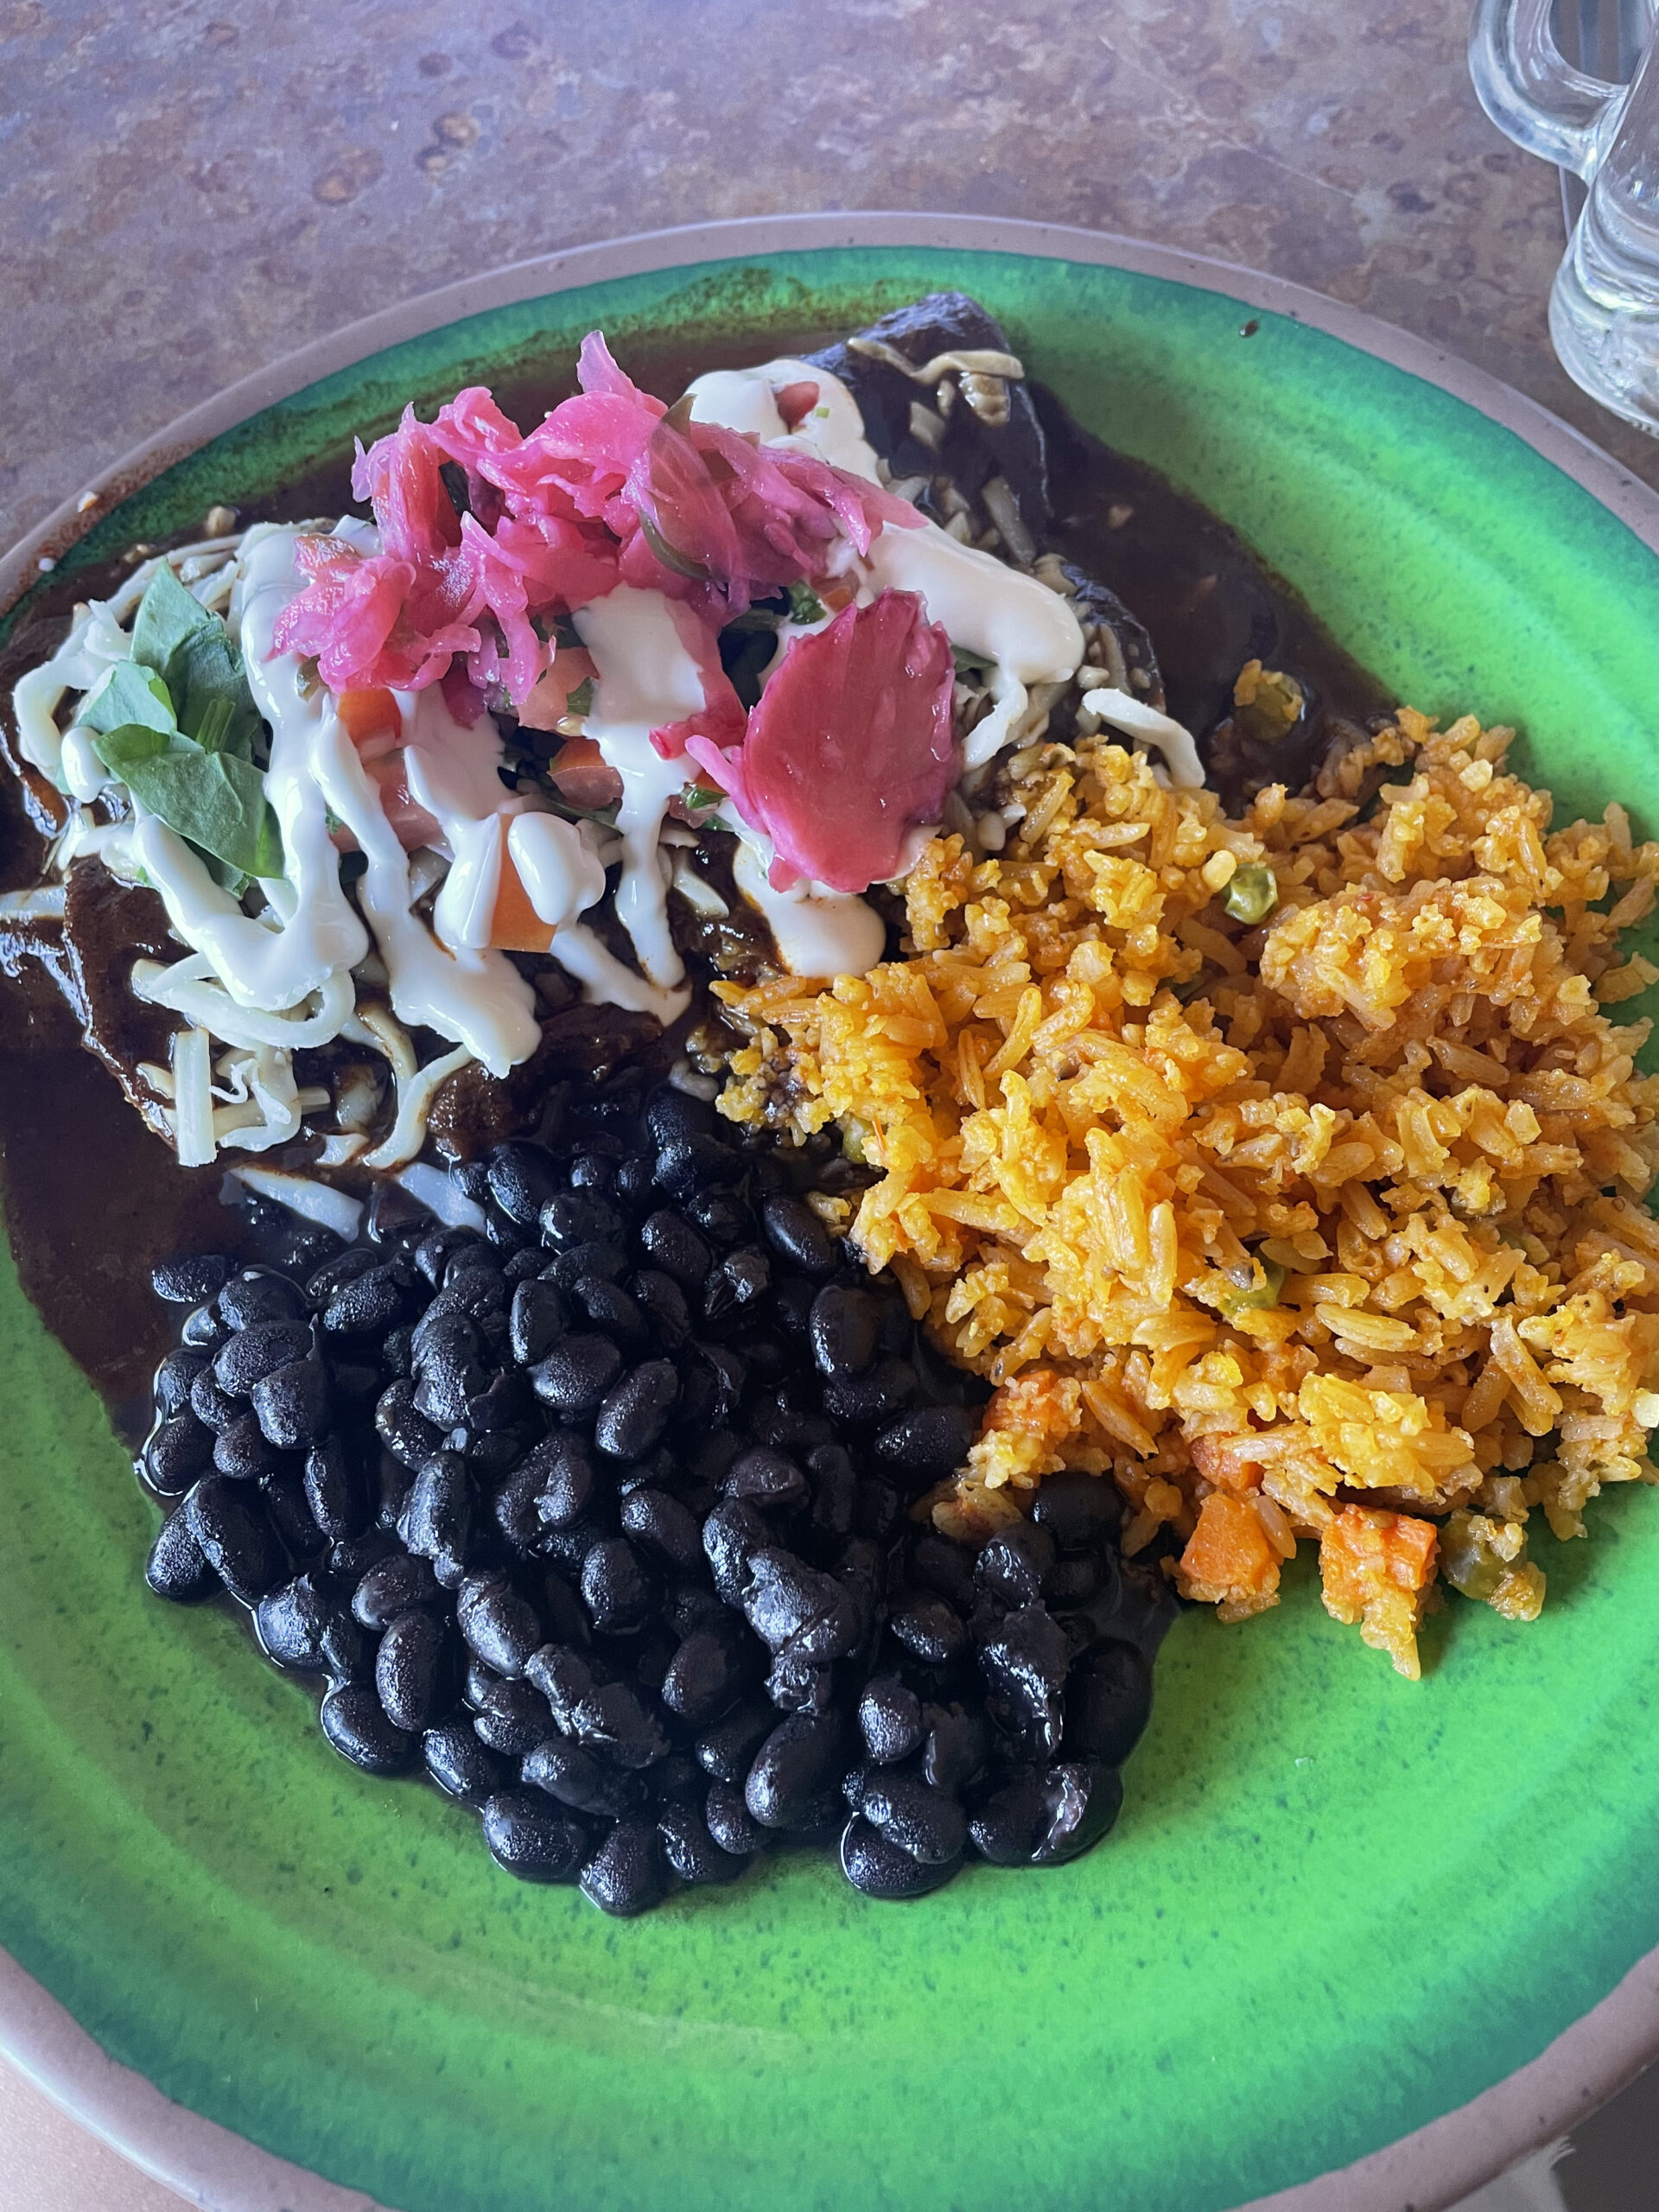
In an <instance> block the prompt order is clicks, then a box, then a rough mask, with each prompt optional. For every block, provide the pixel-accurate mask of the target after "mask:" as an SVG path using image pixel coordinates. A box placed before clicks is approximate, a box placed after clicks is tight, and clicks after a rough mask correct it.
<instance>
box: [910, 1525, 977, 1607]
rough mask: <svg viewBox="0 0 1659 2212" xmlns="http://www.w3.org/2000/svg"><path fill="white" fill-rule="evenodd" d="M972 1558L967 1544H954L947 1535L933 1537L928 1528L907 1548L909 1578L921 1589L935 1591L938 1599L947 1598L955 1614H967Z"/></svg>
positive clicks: (970, 1600) (971, 1598)
mask: <svg viewBox="0 0 1659 2212" xmlns="http://www.w3.org/2000/svg"><path fill="white" fill-rule="evenodd" d="M974 1559H975V1554H974V1552H973V1550H972V1548H970V1547H969V1545H967V1544H958V1543H954V1542H953V1541H951V1539H950V1537H949V1536H940V1535H935V1533H934V1532H933V1530H932V1529H926V1530H925V1531H924V1532H923V1534H922V1535H919V1536H918V1537H917V1539H916V1541H915V1542H914V1543H913V1544H912V1546H911V1549H910V1571H911V1575H912V1580H915V1581H917V1582H919V1583H920V1584H921V1585H922V1586H923V1587H924V1588H925V1589H927V1590H937V1591H938V1593H939V1595H940V1596H941V1597H942V1598H948V1599H950V1603H951V1604H952V1605H954V1606H956V1608H957V1611H959V1612H970V1611H972V1610H973V1605H974Z"/></svg>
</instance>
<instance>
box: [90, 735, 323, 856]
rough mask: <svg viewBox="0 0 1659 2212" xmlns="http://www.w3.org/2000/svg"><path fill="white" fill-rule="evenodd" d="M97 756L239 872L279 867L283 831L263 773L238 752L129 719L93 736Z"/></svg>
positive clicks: (183, 832)
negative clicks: (213, 749) (214, 749)
mask: <svg viewBox="0 0 1659 2212" xmlns="http://www.w3.org/2000/svg"><path fill="white" fill-rule="evenodd" d="M96 750H97V753H98V756H99V760H102V761H103V763H104V765H105V767H106V768H108V769H109V770H110V772H111V774H112V775H117V776H119V777H120V779H121V780H122V782H123V783H124V785H126V787H127V789H128V790H129V791H130V792H131V793H132V796H133V798H135V799H136V800H137V802H138V804H139V805H140V806H142V807H144V808H146V809H147V810H148V811H149V813H151V814H153V815H155V816H156V817H157V818H158V819H159V820H161V821H162V822H164V823H166V824H167V826H168V829H176V830H177V832H178V833H179V835H180V836H181V837H185V838H188V840H189V842H190V843H191V844H193V845H199V846H200V848H201V850H202V851H203V852H204V853H207V854H208V855H211V856H212V857H213V859H214V860H217V861H223V862H224V863H225V865H226V867H227V868H233V869H235V870H236V871H237V872H238V874H241V875H244V876H249V875H263V876H273V875H280V874H282V873H283V836H282V831H281V830H280V829H278V828H277V817H276V816H275V815H274V814H273V813H272V812H271V810H270V804H269V802H268V801H267V800H266V798H265V782H264V777H263V776H262V775H261V774H260V772H259V771H258V770H257V768H256V767H255V766H253V765H252V763H251V761H248V760H243V759H242V758H241V757H240V755H239V754H238V753H207V752H204V751H203V750H202V748H201V747H200V746H197V745H194V744H192V743H191V742H189V741H188V740H185V739H181V738H179V737H177V736H176V735H175V736H169V735H168V734H167V733H166V732H164V731H161V730H154V729H147V728H143V726H142V725H141V724H138V723H134V722H129V723H128V724H127V725H126V726H125V727H124V728H121V729H115V730H109V731H106V732H105V734H102V735H101V736H99V738H98V739H97V741H96Z"/></svg>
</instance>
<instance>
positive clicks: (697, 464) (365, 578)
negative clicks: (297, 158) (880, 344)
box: [277, 331, 921, 745]
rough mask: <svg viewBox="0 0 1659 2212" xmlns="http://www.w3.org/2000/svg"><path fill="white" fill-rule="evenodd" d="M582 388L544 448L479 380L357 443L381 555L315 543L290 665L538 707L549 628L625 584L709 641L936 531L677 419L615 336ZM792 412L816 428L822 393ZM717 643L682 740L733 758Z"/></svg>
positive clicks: (903, 505) (855, 486)
mask: <svg viewBox="0 0 1659 2212" xmlns="http://www.w3.org/2000/svg"><path fill="white" fill-rule="evenodd" d="M577 378H578V381H579V384H580V385H581V389H580V391H578V392H576V393H575V395H574V396H573V397H571V398H569V399H566V400H563V401H562V402H561V403H560V404H559V405H558V406H556V408H554V409H553V410H552V411H551V412H550V414H549V415H548V416H546V417H545V419H544V420H543V422H542V423H539V424H538V425H537V428H536V429H533V430H531V432H530V433H529V434H528V435H524V434H523V433H521V432H520V430H519V429H518V425H517V424H516V423H513V422H512V419H511V417H510V416H507V415H505V413H504V412H503V411H502V410H501V409H500V408H499V406H498V405H497V404H496V403H495V401H494V399H493V397H491V395H490V393H489V392H488V391H486V389H485V387H484V386H483V385H468V386H467V388H466V390H464V391H460V392H457V393H456V395H455V397H454V399H452V400H450V401H448V403H447V404H445V405H444V406H442V407H441V408H440V409H439V410H438V413H437V415H436V416H435V419H434V420H433V421H432V422H430V423H422V422H420V421H419V420H418V419H417V418H416V414H415V411H414V410H413V408H412V407H410V408H406V409H405V410H404V416H403V419H402V421H401V422H400V423H399V424H398V426H397V429H396V430H394V431H393V432H391V435H389V436H386V437H384V438H379V439H377V440H376V442H374V444H373V445H372V446H370V447H369V448H367V449H366V450H365V448H363V447H362V446H360V445H359V448H358V454H357V461H356V465H355V467H354V468H353V472H352V487H353V492H354V493H356V495H357V496H358V497H359V499H367V500H368V501H369V502H370V504H371V505H372V507H373V509H374V515H375V520H376V522H377V524H378V526H379V531H380V542H381V550H380V551H379V552H378V554H374V555H369V556H365V555H363V554H361V553H360V552H359V551H358V550H357V549H356V548H355V547H353V546H351V545H349V544H347V543H346V542H345V541H343V540H340V539H337V538H326V539H322V538H319V539H313V540H309V541H302V543H309V544H310V545H311V546H312V547H313V548H326V549H327V550H326V552H324V551H314V552H313V553H311V554H303V555H302V556H300V565H301V566H302V569H304V570H305V573H306V575H307V578H308V582H307V583H306V586H305V588H304V589H303V590H302V592H301V594H299V596H298V598H297V599H296V601H294V602H293V603H292V604H291V605H290V606H289V608H288V609H287V610H286V611H285V612H284V613H283V617H282V620H281V621H280V623H279V625H278V627H277V650H298V651H302V652H307V653H315V655H316V656H317V659H318V664H319V668H320V669H321V673H322V675H323V677H324V680H325V681H326V682H327V683H329V684H331V686H333V687H334V689H336V690H339V689H342V688H345V687H346V686H347V685H349V684H352V683H357V684H368V683H387V684H396V685H397V686H398V687H399V688H404V687H412V688H419V687H420V686H422V685H424V684H427V683H435V682H436V681H437V680H438V678H439V677H441V676H442V674H443V672H444V671H445V669H446V668H447V666H448V661H449V658H451V657H452V656H453V655H454V654H455V653H462V654H464V655H465V656H466V657H467V669H466V675H467V681H468V683H470V684H471V685H472V686H474V689H475V690H479V691H481V692H488V691H491V690H496V689H498V688H499V690H504V691H505V695H506V696H507V698H508V699H509V700H510V701H512V702H521V701H522V700H523V699H524V698H525V697H526V696H528V694H529V692H530V691H531V689H532V688H533V686H534V685H535V683H537V680H538V678H539V677H541V675H542V674H543V671H545V670H546V669H547V667H548V666H549V665H550V662H551V659H552V657H553V655H552V647H551V646H550V645H549V644H548V643H547V642H546V641H545V640H544V639H543V637H542V635H541V628H542V627H543V626H544V625H543V624H542V622H541V618H542V617H543V616H548V615H551V614H555V613H569V612H571V611H572V610H573V609H575V608H576V607H583V606H586V605H588V604H589V603H590V602H591V601H593V600H595V599H598V598H601V597H603V596H604V594H606V593H607V592H608V591H610V590H612V589H613V588H614V587H615V586H616V585H617V584H618V583H619V582H622V583H628V584H632V585H633V586H635V587H636V588H641V589H646V590H656V591H660V592H662V593H663V594H664V595H665V596H666V597H667V598H668V599H669V600H670V601H672V602H676V603H678V604H680V605H681V606H682V607H683V608H684V609H685V611H686V612H687V613H689V614H690V613H695V614H696V616H697V617H698V618H699V620H700V623H701V626H702V631H707V632H713V631H715V630H717V629H718V628H719V626H720V625H721V623H722V622H724V621H726V620H729V619H730V617H731V616H732V615H733V614H734V613H741V611H742V609H743V608H744V607H747V605H748V604H749V603H750V601H751V600H752V599H753V598H756V597H759V596H763V595H765V594H768V593H771V592H774V591H777V590H779V588H782V587H783V586H785V585H787V584H790V583H793V582H798V581H801V580H810V581H811V582H819V583H821V582H825V581H827V580H828V579H829V576H830V575H833V574H835V573H836V563H837V559H838V556H837V553H836V549H837V547H838V546H839V545H840V544H841V543H842V542H843V541H845V542H847V543H850V544H851V545H852V547H853V548H854V550H855V551H857V552H858V553H860V554H864V553H868V550H869V546H870V542H871V539H872V538H873V537H874V535H875V534H876V532H877V531H880V530H881V529H882V528H884V527H885V526H887V525H888V524H893V525H896V526H899V527H912V526H914V525H916V524H919V522H920V520H921V518H920V517H919V516H918V513H917V512H916V511H915V509H914V508H913V507H912V506H911V505H910V504H909V503H908V502H907V501H906V500H903V499H898V498H896V497H895V496H894V495H893V493H890V492H887V491H885V490H884V489H883V488H882V487H881V486H879V485H875V484H871V483H868V482H866V481H865V480H863V479H862V478H861V477H858V476H855V475H852V474H849V473H848V472H847V471H846V470H844V469H839V468H836V467H832V466H831V465H830V464H829V462H828V461H821V460H819V459H818V458H817V456H816V455H814V454H807V453H800V452H796V451H793V450H787V449H784V448H773V447H762V446H760V444H759V442H758V441H757V440H755V439H754V438H753V437H751V436H748V435H740V434H739V433H738V432H736V431H733V430H728V429H724V428H722V427H721V425H720V424H718V423H696V422H690V423H684V424H683V425H679V424H671V423H665V422H664V416H665V415H666V414H667V412H668V410H667V409H666V408H665V407H664V404H663V403H662V401H661V400H659V399H657V398H654V397H652V394H651V393H649V392H646V391H641V390H640V389H639V386H638V385H636V384H634V382H633V381H632V378H630V377H628V376H627V375H626V373H625V372H624V371H623V370H621V369H620V368H619V367H618V365H617V364H616V362H615V361H614V359H613V358H612V356H611V353H610V350H609V348H608V347H607V345H606V343H605V340H604V338H603V337H602V335H601V334H600V333H599V332H598V331H594V332H592V333H590V334H589V335H588V337H587V338H586V339H584V340H583V341H582V350H581V355H580V358H579V361H578V365H577ZM783 397H787V398H788V400H789V401H790V404H791V407H793V408H795V409H797V410H799V412H800V413H804V411H805V410H806V409H807V408H809V407H810V405H811V404H814V403H815V402H816V399H817V387H816V386H815V385H807V384H801V385H791V386H789V387H788V388H787V391H786V393H785V395H783ZM797 419H799V416H797ZM450 464H454V466H456V467H460V468H461V469H462V470H463V471H464V472H465V474H466V480H467V506H468V508H469V510H470V512H467V513H466V514H465V515H457V513H456V512H455V504H454V500H453V499H451V497H450V494H449V489H448V485H447V484H446V482H445V480H444V476H443V473H442V472H443V469H444V467H446V466H448V465H450ZM645 521H649V523H650V525H651V528H650V531H649V532H648V531H646V530H645V527H644V526H643V524H644V523H645ZM653 534H654V543H653ZM659 555H660V556H661V557H659ZM684 571H690V573H683V572H684ZM486 614H487V615H488V616H489V617H490V618H491V619H490V620H486V621H484V622H482V623H480V617H481V616H485V615H486ZM700 634H701V632H700ZM705 644H706V647H707V650H706V651H704V652H701V653H700V655H699V664H700V665H701V666H702V668H703V671H704V692H705V702H706V703H705V712H704V713H703V714H702V715H694V716H691V717H690V718H689V719H688V721H687V722H686V723H684V724H676V725H674V728H673V731H672V733H671V734H670V739H669V741H670V742H671V744H674V745H678V744H680V743H682V742H683V741H684V739H685V737H686V736H688V735H689V734H691V733H692V732H693V731H695V732H696V733H698V734H702V736H704V737H705V738H707V739H709V741H711V742H715V741H719V742H721V743H725V742H728V741H734V739H735V737H736V736H737V735H738V734H741V732H740V729H739V720H740V717H741V708H739V707H738V705H737V703H736V700H735V697H734V695H733V694H732V693H731V689H730V686H729V684H728V683H727V682H726V679H725V677H724V676H723V675H722V674H721V673H720V672H719V661H718V653H717V652H716V651H715V648H714V645H713V643H712V637H711V636H710V637H709V638H708V639H706V640H705ZM711 668H712V671H713V673H712V674H711V673H710V670H711Z"/></svg>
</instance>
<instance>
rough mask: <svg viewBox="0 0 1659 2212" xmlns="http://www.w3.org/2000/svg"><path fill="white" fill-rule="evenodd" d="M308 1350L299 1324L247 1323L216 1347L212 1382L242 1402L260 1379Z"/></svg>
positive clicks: (305, 1332)
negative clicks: (243, 1327) (217, 1348)
mask: <svg viewBox="0 0 1659 2212" xmlns="http://www.w3.org/2000/svg"><path fill="white" fill-rule="evenodd" d="M296 1295H297V1293H296ZM310 1349H311V1332H310V1330H309V1329H308V1327H307V1326H306V1325H305V1323H304V1322H303V1321H289V1320H282V1321H254V1322H251V1323H250V1324H249V1325H248V1326H247V1327H246V1328H245V1329H242V1330H240V1331H238V1333H237V1334H236V1335H235V1336H233V1337H231V1338H227V1339H226V1342H225V1343H224V1344H221V1345H220V1346H219V1351H218V1353H217V1355H216V1356H215V1357H214V1360H213V1380H214V1381H215V1382H216V1383H218V1384H219V1389H221V1390H224V1391H226V1393H228V1395H230V1396H231V1397H232V1398H245V1397H246V1396H247V1395H248V1393H249V1392H250V1391H251V1389H252V1388H253V1386H254V1384H255V1383H257V1382H258V1381H259V1380H260V1379H261V1377H262V1376H266V1375H270V1374H272V1373H273V1372H274V1371H275V1370H277V1368H279V1367H285V1366H286V1365H287V1364H288V1363H289V1360H292V1359H303V1358H304V1357H305V1356H306V1354H307V1352H308V1351H310Z"/></svg>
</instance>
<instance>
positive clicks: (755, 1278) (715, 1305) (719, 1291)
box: [702, 1244, 772, 1328]
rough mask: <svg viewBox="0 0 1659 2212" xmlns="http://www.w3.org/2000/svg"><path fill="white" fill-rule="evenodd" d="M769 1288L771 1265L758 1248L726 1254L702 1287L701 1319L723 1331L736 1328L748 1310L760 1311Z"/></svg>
mask: <svg viewBox="0 0 1659 2212" xmlns="http://www.w3.org/2000/svg"><path fill="white" fill-rule="evenodd" d="M771 1285H772V1262H771V1261H770V1260H769V1259H768V1258H767V1257H766V1254H765V1253H764V1252H763V1251H761V1250H760V1249H759V1247H758V1246H755V1245H753V1244H746V1245H743V1246H741V1248H740V1249H738V1250H737V1251H735V1252H728V1254H727V1255H726V1256H725V1258H724V1259H723V1260H721V1262H720V1264H719V1265H718V1266H717V1267H716V1268H715V1270H714V1272H713V1273H712V1274H710V1275H709V1279H708V1281H706V1282H705V1283H704V1285H703V1287H702V1311H703V1315H704V1318H705V1319H707V1320H708V1321H709V1322H711V1323H717V1324H719V1325H721V1326H723V1327H727V1328H730V1327H732V1326H734V1325H740V1324H741V1322H742V1321H743V1320H744V1318H745V1316H746V1313H747V1310H748V1309H750V1308H753V1310H754V1312H756V1313H760V1312H761V1311H762V1310H763V1309H764V1306H765V1302H766V1293H767V1291H768V1290H769V1289H770V1287H771Z"/></svg>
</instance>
